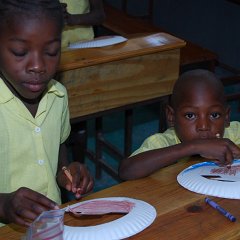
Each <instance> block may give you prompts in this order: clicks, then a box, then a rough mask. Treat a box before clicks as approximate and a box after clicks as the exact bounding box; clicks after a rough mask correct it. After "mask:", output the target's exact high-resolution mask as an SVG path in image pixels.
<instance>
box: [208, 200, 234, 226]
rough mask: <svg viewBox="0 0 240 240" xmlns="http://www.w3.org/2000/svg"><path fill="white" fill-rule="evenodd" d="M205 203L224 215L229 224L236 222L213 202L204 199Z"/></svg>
mask: <svg viewBox="0 0 240 240" xmlns="http://www.w3.org/2000/svg"><path fill="white" fill-rule="evenodd" d="M205 202H206V203H208V204H209V205H210V206H211V207H213V208H215V209H216V210H218V212H220V213H221V214H222V215H224V216H225V217H226V218H228V219H229V220H230V221H231V222H236V220H237V219H236V218H235V217H234V216H233V215H232V214H231V213H229V212H228V211H226V210H225V209H223V208H222V207H220V206H219V205H218V204H217V203H215V202H214V201H213V200H211V199H209V198H205Z"/></svg>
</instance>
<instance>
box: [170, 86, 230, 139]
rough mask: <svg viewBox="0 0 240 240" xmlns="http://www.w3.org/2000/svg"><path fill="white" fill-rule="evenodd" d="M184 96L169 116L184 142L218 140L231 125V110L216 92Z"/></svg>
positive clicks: (201, 92) (205, 90) (190, 93)
mask: <svg viewBox="0 0 240 240" xmlns="http://www.w3.org/2000/svg"><path fill="white" fill-rule="evenodd" d="M197 91H198V92H197V93H196V91H194V90H193V89H192V91H191V90H190V91H189V92H185V93H184V94H182V95H181V96H182V98H181V100H180V102H179V103H178V106H177V107H176V109H174V110H173V109H172V108H169V109H168V111H167V116H168V120H169V122H170V124H171V123H172V125H173V126H174V128H175V131H176V134H177V136H178V138H179V139H180V140H181V141H182V142H186V141H191V140H193V139H199V138H202V139H204V138H216V137H217V136H216V135H217V134H220V137H222V136H223V134H224V128H225V127H226V126H228V125H229V112H230V110H229V108H227V107H226V106H225V105H224V104H223V101H222V99H220V97H219V96H217V94H215V93H214V91H211V90H209V89H198V90H197Z"/></svg>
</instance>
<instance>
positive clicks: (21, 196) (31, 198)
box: [0, 187, 59, 227]
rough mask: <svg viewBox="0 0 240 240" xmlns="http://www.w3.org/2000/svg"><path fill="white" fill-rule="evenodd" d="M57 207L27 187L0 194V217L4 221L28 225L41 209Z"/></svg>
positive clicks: (46, 209)
mask: <svg viewBox="0 0 240 240" xmlns="http://www.w3.org/2000/svg"><path fill="white" fill-rule="evenodd" d="M54 209H59V207H58V206H57V204H56V203H55V202H53V201H52V200H50V199H48V198H47V197H45V196H44V195H42V194H40V193H37V192H35V191H33V190H31V189H29V188H25V187H22V188H19V189H18V190H17V191H15V192H12V193H2V194H0V218H1V219H2V220H3V221H4V222H6V223H16V224H19V225H23V226H26V227H28V226H30V224H31V222H32V221H34V220H35V218H36V217H38V216H39V214H41V213H42V212H43V211H48V210H54Z"/></svg>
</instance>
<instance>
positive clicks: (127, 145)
mask: <svg viewBox="0 0 240 240" xmlns="http://www.w3.org/2000/svg"><path fill="white" fill-rule="evenodd" d="M132 119H133V110H132V109H128V110H126V111H125V130H124V131H125V136H124V157H128V156H129V155H130V154H131V151H132V126H133V121H132Z"/></svg>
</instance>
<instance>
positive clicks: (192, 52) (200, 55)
mask: <svg viewBox="0 0 240 240" xmlns="http://www.w3.org/2000/svg"><path fill="white" fill-rule="evenodd" d="M104 10H105V14H106V20H105V22H104V23H103V26H104V27H105V28H106V29H109V30H111V31H112V32H114V33H116V34H119V35H122V36H124V37H127V38H129V37H131V36H132V35H133V34H138V33H153V32H168V31H167V30H166V29H163V28H160V27H157V26H154V25H153V24H151V23H150V22H149V21H145V20H143V19H140V18H134V17H131V16H129V15H128V14H126V13H125V12H124V11H122V10H119V9H117V8H114V7H112V6H111V5H110V4H108V3H106V2H104ZM168 33H169V34H171V35H173V34H172V33H170V32H168ZM217 60H218V56H217V54H216V53H214V52H213V51H210V50H209V49H206V48H203V47H201V46H199V45H197V44H194V43H192V42H189V41H186V46H185V47H184V48H182V49H181V54H180V71H181V72H183V71H186V70H189V69H193V68H206V69H209V70H211V71H214V69H215V65H216V62H217Z"/></svg>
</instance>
